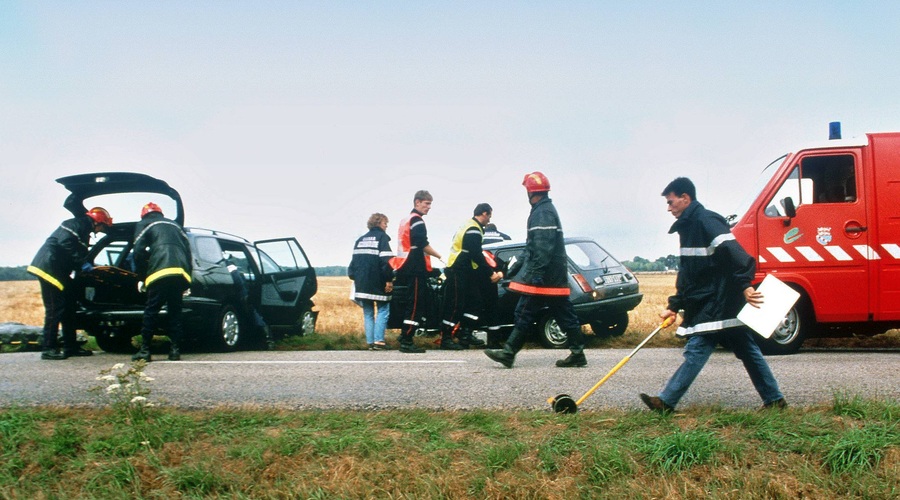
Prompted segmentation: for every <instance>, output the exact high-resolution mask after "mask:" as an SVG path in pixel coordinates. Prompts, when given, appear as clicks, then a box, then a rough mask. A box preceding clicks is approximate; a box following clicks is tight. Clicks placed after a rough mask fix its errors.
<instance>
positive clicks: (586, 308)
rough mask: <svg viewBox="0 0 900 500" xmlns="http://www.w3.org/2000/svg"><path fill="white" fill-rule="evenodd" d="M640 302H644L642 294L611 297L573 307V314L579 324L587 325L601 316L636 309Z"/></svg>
mask: <svg viewBox="0 0 900 500" xmlns="http://www.w3.org/2000/svg"><path fill="white" fill-rule="evenodd" d="M642 300H644V294H642V293H636V294H633V295H625V296H623V297H613V298H611V299H604V300H598V301H595V302H585V303H579V304H573V305H574V307H575V314H577V315H578V320H579V321H580V322H581V324H587V323H590V322H591V321H594V320H595V319H597V318H599V317H602V316H607V315H610V314H618V313H627V312H628V311H630V310H632V309H634V308H635V307H637V306H638V304H640V303H641V301H642Z"/></svg>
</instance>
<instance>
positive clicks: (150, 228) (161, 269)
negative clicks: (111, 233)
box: [131, 202, 191, 362]
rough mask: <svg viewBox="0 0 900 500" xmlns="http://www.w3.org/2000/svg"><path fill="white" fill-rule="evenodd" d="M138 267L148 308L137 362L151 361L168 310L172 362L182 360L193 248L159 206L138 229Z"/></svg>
mask: <svg viewBox="0 0 900 500" xmlns="http://www.w3.org/2000/svg"><path fill="white" fill-rule="evenodd" d="M134 265H135V270H136V272H137V274H138V276H140V277H142V278H143V280H144V281H143V283H139V284H138V286H139V288H141V287H143V286H145V287H146V289H147V305H146V306H145V308H144V322H143V325H142V326H141V349H140V350H139V351H138V352H137V353H136V354H135V355H134V356H132V357H131V359H132V360H133V361H136V360H139V359H143V360H145V361H148V362H149V361H150V341H151V340H152V339H153V334H154V333H156V331H157V330H158V329H159V327H160V318H159V311H160V309H162V306H163V305H165V306H166V311H167V314H166V316H167V321H168V330H167V335H168V336H169V341H170V343H171V348H170V351H169V360H170V361H177V360H179V359H181V351H180V348H179V343H180V342H181V336H182V326H181V304H182V295H183V294H184V291H185V290H187V288H188V287H189V286H190V284H191V247H190V243H188V239H187V235H186V234H185V233H184V229H183V228H182V227H181V226H180V225H179V224H178V223H177V222H174V221H171V220H169V219H166V218H165V217H164V216H163V213H162V209H161V208H160V207H159V205H157V204H156V203H152V202H151V203H147V204H146V205H144V208H143V209H142V210H141V220H140V222H138V223H137V225H136V226H135V228H134Z"/></svg>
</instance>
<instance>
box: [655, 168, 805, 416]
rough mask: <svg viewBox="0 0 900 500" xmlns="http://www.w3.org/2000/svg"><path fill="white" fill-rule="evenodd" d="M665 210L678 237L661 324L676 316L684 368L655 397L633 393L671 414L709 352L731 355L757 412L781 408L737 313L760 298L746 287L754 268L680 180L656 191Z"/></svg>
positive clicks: (690, 187)
mask: <svg viewBox="0 0 900 500" xmlns="http://www.w3.org/2000/svg"><path fill="white" fill-rule="evenodd" d="M662 195H663V196H665V198H666V204H667V205H668V207H669V208H668V211H669V212H670V213H671V214H672V215H673V216H675V218H676V219H677V220H676V221H675V223H674V224H673V225H672V228H671V229H670V230H669V233H670V234H671V233H675V232H677V233H678V239H679V242H680V245H681V260H680V265H679V266H678V278H677V279H676V281H675V295H673V296H671V297H669V303H668V306H667V308H666V310H665V311H663V312H662V313H661V314H660V315H659V316H660V318H663V319H667V318H670V317H673V316H675V315H676V314H678V311H679V310H682V311H683V315H684V320H683V321H682V323H681V325H680V326H679V327H678V332H677V334H678V335H679V336H686V337H688V341H687V344H685V346H684V362H683V363H682V364H681V367H679V368H678V370H676V371H675V374H674V375H672V378H671V379H669V381H668V383H667V384H666V386H665V388H664V389H663V391H662V392H661V393H660V394H659V396H648V395H647V394H641V395H640V397H641V400H642V401H643V402H644V404H646V405H647V406H648V407H649V408H650V409H651V410H653V411H656V412H659V413H671V412H672V411H674V410H675V405H677V404H678V401H679V400H680V399H681V397H682V396H684V394H685V393H686V392H687V390H688V388H689V387H690V386H691V383H692V382H693V381H694V379H695V378H696V377H697V375H699V374H700V370H702V369H703V366H704V365H705V364H706V361H707V360H709V356H710V355H711V354H712V352H713V350H714V349H715V348H716V346H717V345H719V344H722V345H723V346H724V347H726V348H728V349H730V350H732V351H733V352H734V355H735V356H736V357H737V358H738V359H740V360H741V361H742V362H743V363H744V368H745V369H746V370H747V374H748V375H749V376H750V380H751V381H752V382H753V386H754V387H755V388H756V392H758V393H759V396H760V397H761V398H762V400H763V406H764V407H765V408H784V407H786V406H787V403H785V400H784V396H783V395H782V394H781V391H780V390H779V389H778V382H776V381H775V376H774V375H773V374H772V370H771V369H769V365H768V363H766V360H765V358H763V355H762V353H761V352H760V350H759V347H758V346H757V345H756V342H755V341H754V340H753V336H752V335H753V334H752V333H750V329H749V328H747V327H746V326H744V324H743V323H742V322H741V321H740V320H738V319H737V314H738V312H739V311H740V310H741V308H742V307H743V306H744V304H750V305H752V306H753V307H759V306H760V304H762V303H763V296H762V294H761V293H759V292H758V291H756V289H754V288H753V287H752V286H751V285H750V283H751V280H752V279H753V276H754V275H755V274H756V261H755V260H754V259H753V257H751V256H750V255H749V254H748V253H747V252H746V251H744V249H743V247H741V245H740V244H739V243H738V242H737V241H736V240H735V239H734V235H732V234H731V228H730V226H729V225H728V222H726V220H725V218H723V217H722V216H721V215H719V214H717V213H715V212H712V211H710V210H707V209H706V208H704V206H703V205H701V204H700V202H698V201H697V190H696V188H695V187H694V183H693V182H691V180H690V179H688V178H687V177H679V178H677V179H675V180H673V181H672V182H670V183H669V184H668V185H667V186H666V188H665V189H664V190H663V192H662Z"/></svg>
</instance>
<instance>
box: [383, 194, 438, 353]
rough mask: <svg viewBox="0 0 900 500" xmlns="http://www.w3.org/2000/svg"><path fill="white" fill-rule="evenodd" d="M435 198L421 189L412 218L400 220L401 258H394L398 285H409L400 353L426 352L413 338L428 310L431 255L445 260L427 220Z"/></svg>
mask: <svg viewBox="0 0 900 500" xmlns="http://www.w3.org/2000/svg"><path fill="white" fill-rule="evenodd" d="M433 200H434V198H432V196H431V193H429V192H428V191H425V190H421V191H417V192H416V194H415V195H414V196H413V209H412V211H411V212H410V213H409V217H407V218H405V219H403V220H402V221H401V222H400V228H399V230H398V238H397V239H398V240H399V241H398V243H397V246H398V248H397V257H395V258H394V259H393V263H394V264H393V266H392V267H394V268H395V269H396V270H397V272H396V276H397V279H396V284H397V285H400V286H405V287H406V297H405V299H406V307H405V308H404V315H403V330H402V331H401V333H400V352H406V353H423V352H425V350H424V349H422V348H420V347H417V346H416V345H415V344H414V343H413V339H414V338H415V334H416V330H418V328H419V326H420V324H421V321H422V318H423V316H424V315H425V314H426V311H428V276H429V275H430V274H432V273H433V272H434V271H433V269H432V267H431V257H435V258H437V259H438V260H440V259H441V254H439V253H438V252H437V250H435V249H434V248H432V247H431V245H430V244H429V243H428V230H427V229H426V228H425V221H424V220H423V217H424V216H426V215H428V212H430V211H431V203H432V201H433Z"/></svg>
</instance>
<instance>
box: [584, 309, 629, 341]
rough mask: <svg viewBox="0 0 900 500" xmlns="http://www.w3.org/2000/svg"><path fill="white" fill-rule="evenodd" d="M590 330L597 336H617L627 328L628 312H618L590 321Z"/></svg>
mask: <svg viewBox="0 0 900 500" xmlns="http://www.w3.org/2000/svg"><path fill="white" fill-rule="evenodd" d="M590 325H591V330H593V331H594V335H597V336H598V337H618V336H620V335H622V334H624V333H625V330H627V329H628V313H619V314H616V315H613V316H610V317H608V318H604V319H600V320H596V321H591V323H590Z"/></svg>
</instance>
